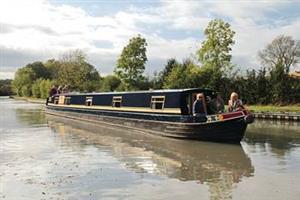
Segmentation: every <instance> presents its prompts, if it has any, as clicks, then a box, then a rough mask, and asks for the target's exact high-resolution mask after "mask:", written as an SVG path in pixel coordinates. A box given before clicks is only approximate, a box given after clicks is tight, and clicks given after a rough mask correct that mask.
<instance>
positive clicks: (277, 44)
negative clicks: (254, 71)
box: [258, 35, 300, 74]
mask: <svg viewBox="0 0 300 200" xmlns="http://www.w3.org/2000/svg"><path fill="white" fill-rule="evenodd" d="M258 57H259V58H260V60H261V63H262V65H264V66H265V67H267V68H268V69H269V70H270V71H272V70H274V69H275V70H279V69H276V68H282V69H281V70H283V73H284V74H288V73H289V72H290V68H291V67H292V66H295V65H296V64H297V63H299V61H300V41H295V40H294V39H293V38H292V37H291V36H284V35H280V36H278V37H276V38H275V39H274V40H273V41H272V42H271V43H270V44H268V45H267V46H266V47H265V48H264V49H263V50H262V51H259V53H258Z"/></svg>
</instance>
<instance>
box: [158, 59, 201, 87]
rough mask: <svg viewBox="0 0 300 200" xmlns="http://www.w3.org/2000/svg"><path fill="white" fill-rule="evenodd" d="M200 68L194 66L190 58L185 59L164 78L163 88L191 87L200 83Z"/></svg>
mask: <svg viewBox="0 0 300 200" xmlns="http://www.w3.org/2000/svg"><path fill="white" fill-rule="evenodd" d="M200 74H201V68H199V67H198V66H196V65H195V64H194V63H193V62H192V61H191V60H185V61H184V62H183V63H182V64H177V65H176V66H175V67H174V68H173V69H172V71H171V72H170V73H169V74H168V76H167V77H166V78H165V81H164V85H163V88H166V89H173V88H174V89H176V88H177V89H178V88H192V87H197V86H199V85H200V84H201V78H200Z"/></svg>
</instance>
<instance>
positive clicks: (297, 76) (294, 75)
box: [289, 71, 300, 78]
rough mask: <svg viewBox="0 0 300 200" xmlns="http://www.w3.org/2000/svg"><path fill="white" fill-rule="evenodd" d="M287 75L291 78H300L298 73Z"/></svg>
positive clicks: (299, 72)
mask: <svg viewBox="0 0 300 200" xmlns="http://www.w3.org/2000/svg"><path fill="white" fill-rule="evenodd" d="M289 75H290V76H291V77H293V78H300V71H294V72H290V73H289Z"/></svg>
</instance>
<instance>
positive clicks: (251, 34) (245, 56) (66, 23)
mask: <svg viewBox="0 0 300 200" xmlns="http://www.w3.org/2000/svg"><path fill="white" fill-rule="evenodd" d="M216 18H218V19H223V20H224V21H226V22H228V23H230V25H231V28H232V30H234V31H235V32H236V34H235V37H234V39H235V45H234V46H233V50H232V55H233V59H232V62H233V63H234V64H235V65H236V66H237V67H238V68H240V69H241V70H246V69H249V68H254V69H259V68H260V63H259V60H258V58H257V52H258V51H259V50H262V49H263V48H264V47H265V46H266V45H267V44H268V43H270V42H271V41H272V40H273V39H274V38H275V37H276V36H278V35H282V34H284V35H289V36H292V37H293V38H294V39H296V40H300V0H298V1H288V0H280V1H279V0H278V1H276V0H266V1H258V0H253V1H251V0H240V1H236V0H235V1H234V0H232V1H223V0H215V1H200V0H198V1H196V0H194V1H188V0H186V1H185V0H173V1H171V0H162V1H154V0H144V1H142V0H136V1H132V0H85V1H84V0H73V1H71V0H26V1H24V0H1V1H0V79H4V78H13V76H14V73H15V71H16V70H17V69H18V68H20V67H23V66H25V65H26V64H28V63H30V62H34V61H47V60H48V59H51V58H55V59H59V58H60V57H61V56H62V55H63V54H64V53H67V52H70V51H72V50H76V49H80V50H82V51H83V52H84V53H85V54H86V55H87V59H88V62H89V63H91V64H92V65H94V66H95V67H96V68H97V69H98V71H99V72H100V75H102V76H105V75H107V74H110V73H112V72H113V70H114V67H115V65H116V61H117V59H118V57H119V55H120V54H121V52H122V49H123V47H124V46H125V45H126V44H128V41H129V39H130V38H132V37H134V36H137V35H138V34H140V35H141V36H142V37H144V38H146V41H147V43H148V46H147V57H148V62H147V64H146V71H145V74H146V75H150V76H151V75H152V74H153V72H154V71H160V70H162V69H163V67H164V65H165V64H166V62H167V60H168V59H170V58H176V59H177V60H179V61H182V60H184V59H186V58H190V57H192V58H196V54H195V52H196V51H197V49H199V48H200V47H201V42H202V41H204V40H205V36H204V30H205V28H206V26H207V25H208V22H209V21H210V20H213V19H216ZM297 69H298V68H297Z"/></svg>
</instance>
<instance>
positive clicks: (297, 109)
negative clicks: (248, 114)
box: [246, 104, 300, 113]
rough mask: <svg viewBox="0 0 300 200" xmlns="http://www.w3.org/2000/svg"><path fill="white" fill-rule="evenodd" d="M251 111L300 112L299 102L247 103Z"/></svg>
mask: <svg viewBox="0 0 300 200" xmlns="http://www.w3.org/2000/svg"><path fill="white" fill-rule="evenodd" d="M246 107H247V108H248V109H249V110H251V111H252V112H272V113H273V112H274V113H275V112H296V113H300V104H295V105H288V106H277V105H247V106H246Z"/></svg>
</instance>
